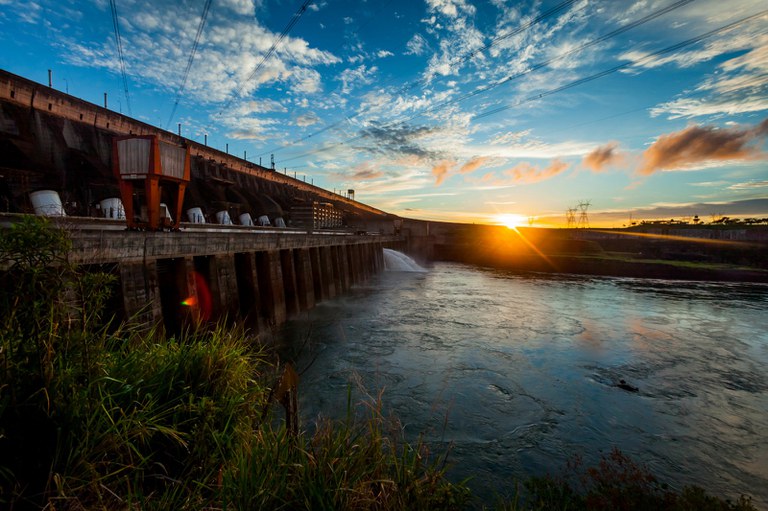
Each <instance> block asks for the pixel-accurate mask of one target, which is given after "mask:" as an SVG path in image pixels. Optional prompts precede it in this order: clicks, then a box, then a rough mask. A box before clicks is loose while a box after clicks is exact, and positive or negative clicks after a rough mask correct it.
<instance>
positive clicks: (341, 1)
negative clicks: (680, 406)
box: [0, 0, 768, 227]
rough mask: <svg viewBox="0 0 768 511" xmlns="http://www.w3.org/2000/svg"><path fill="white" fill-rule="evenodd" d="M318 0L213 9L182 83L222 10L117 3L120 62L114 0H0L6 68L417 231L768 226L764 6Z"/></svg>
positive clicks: (216, 4)
mask: <svg viewBox="0 0 768 511" xmlns="http://www.w3.org/2000/svg"><path fill="white" fill-rule="evenodd" d="M303 3H304V2H303V1H301V0H290V1H289V0H212V2H211V3H210V9H209V11H208V14H207V16H206V17H205V24H204V25H203V26H202V31H201V32H200V38H199V41H198V45H197V48H196V52H195V55H194V59H193V60H192V65H191V67H190V68H189V72H188V76H187V80H186V82H184V75H185V68H186V67H187V65H188V62H189V58H190V54H191V52H192V49H193V45H194V42H195V36H196V34H197V33H198V30H199V28H200V27H201V18H202V15H203V11H204V8H205V5H206V0H154V1H151V2H150V1H143V0H114V6H115V8H116V11H117V14H118V18H117V20H118V27H119V31H120V35H121V45H122V52H123V61H122V66H121V61H120V59H119V57H118V50H117V44H116V38H115V31H114V25H113V18H112V9H111V5H110V4H111V2H110V1H109V0H92V1H87V0H80V1H72V0H23V1H20V0H0V44H1V45H2V50H0V67H2V68H3V69H5V70H7V71H10V72H12V73H16V74H19V75H21V76H24V77H27V78H30V79H32V80H36V81H38V82H41V83H47V80H48V69H51V70H52V71H53V85H54V87H56V88H58V89H60V90H64V91H68V92H69V93H70V94H72V95H74V96H77V97H80V98H82V99H85V100H88V101H91V102H94V103H97V104H101V103H102V101H103V94H104V92H107V94H108V98H109V108H111V109H113V110H118V111H121V112H123V113H126V114H130V115H132V116H133V117H135V118H137V119H140V120H142V121H145V122H148V123H150V124H153V125H156V126H159V127H162V128H168V129H170V130H171V131H176V130H177V126H178V123H181V125H182V133H183V135H184V136H187V137H188V138H192V139H194V140H197V141H200V142H202V141H203V138H204V135H206V134H207V136H208V144H209V145H211V146H214V147H217V148H219V149H222V150H223V149H224V148H225V144H229V151H230V153H233V154H237V155H240V156H242V155H243V154H247V156H248V159H249V160H251V161H254V162H256V163H258V162H259V158H261V161H262V163H263V164H264V165H265V166H268V165H269V162H270V157H271V155H272V154H274V158H275V165H276V167H277V169H279V170H280V171H284V169H287V172H289V173H291V174H293V173H294V172H295V173H296V174H297V176H298V177H299V178H301V177H302V176H307V177H306V179H307V181H308V182H309V181H310V180H311V181H312V182H313V183H314V184H315V185H318V186H322V187H324V188H327V189H329V190H334V189H335V190H347V189H350V188H351V189H354V190H355V191H356V198H357V199H358V200H360V201H362V202H365V203H368V204H371V205H373V206H376V207H378V208H381V209H383V210H385V211H389V212H392V213H396V214H400V215H403V216H408V217H413V218H422V219H433V220H448V221H465V222H488V223H493V222H497V221H498V219H499V215H502V214H507V215H518V218H520V219H521V220H524V221H525V223H528V222H530V223H532V224H533V225H538V226H546V225H558V224H563V223H564V222H565V218H566V216H565V211H566V210H567V209H568V208H571V207H575V206H576V205H577V204H578V203H579V202H583V201H587V200H589V201H590V202H591V206H590V208H589V218H590V222H591V224H592V225H595V226H616V227H618V226H621V225H623V224H626V223H628V221H629V219H630V215H631V216H632V218H633V219H635V220H642V219H669V218H676V219H681V218H684V217H691V216H693V215H699V217H700V218H701V219H702V220H707V221H708V220H710V219H711V218H714V217H715V216H718V215H727V216H733V217H739V216H741V217H766V216H768V161H767V159H768V157H767V155H766V149H767V147H766V146H767V144H766V139H767V138H768V14H766V12H765V9H766V8H768V6H766V4H765V3H764V2H762V1H757V0H728V1H723V0H658V1H656V0H639V1H632V0H600V1H588V0H571V1H560V0H556V1H548V0H547V1H534V2H531V1H513V0H482V1H474V2H473V1H470V0H389V1H386V0H368V1H363V0H316V1H313V2H311V3H309V4H308V6H307V7H306V9H305V10H304V11H303V13H302V15H301V16H300V17H298V18H296V17H295V16H296V13H297V12H299V11H300V8H301V7H302V5H303ZM761 13H762V14H761ZM292 22H293V23H292ZM291 23H292V25H293V26H292V28H291V30H290V31H289V32H288V33H287V34H286V35H285V36H284V37H283V38H282V39H281V40H280V36H281V34H283V32H284V29H285V28H286V27H287V26H289V24H291ZM276 43H277V44H276ZM273 45H274V48H273ZM270 49H273V51H272V52H271V54H269V56H268V57H267V58H265V56H267V55H268V53H269V50H270ZM122 67H124V69H125V79H124V78H123V75H122V73H121V68H122ZM182 83H184V87H183V90H181V86H182ZM126 89H127V91H128V94H127V96H126V93H125V90H126ZM180 90H181V93H180ZM177 98H178V106H177V107H176V108H175V109H174V104H175V103H176V102H177ZM172 114H173V115H172Z"/></svg>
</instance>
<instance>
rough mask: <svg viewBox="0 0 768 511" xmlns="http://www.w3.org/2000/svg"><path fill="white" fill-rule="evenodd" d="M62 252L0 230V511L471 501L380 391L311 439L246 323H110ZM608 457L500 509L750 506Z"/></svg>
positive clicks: (41, 234)
mask: <svg viewBox="0 0 768 511" xmlns="http://www.w3.org/2000/svg"><path fill="white" fill-rule="evenodd" d="M69 248H70V244H69V239H68V237H67V235H66V233H65V232H63V231H60V230H56V229H52V228H50V226H48V225H47V224H46V223H45V222H44V221H42V220H40V219H36V218H27V219H25V220H23V221H22V222H20V223H19V224H17V225H15V226H14V227H13V228H11V229H6V230H3V231H2V232H0V265H2V267H4V268H5V269H6V270H7V271H4V272H2V274H1V275H0V279H2V281H1V282H0V284H1V286H0V312H1V313H2V315H1V316H0V318H1V320H0V508H8V509H41V508H46V509H60V510H70V509H71V510H79V509H109V510H113V509H117V510H121V509H124V510H129V509H130V510H153V509H157V510H184V509H189V510H200V509H211V510H213V509H231V510H251V509H334V510H337V509H338V510H343V509H382V510H386V509H441V510H442V509H463V508H466V507H468V506H470V505H473V504H477V503H473V502H472V501H471V496H470V494H469V491H468V490H467V488H466V486H465V485H464V484H461V483H459V484H456V483H451V482H449V481H448V480H447V479H446V477H445V466H444V458H443V457H442V456H434V455H432V454H431V453H430V452H429V450H428V448H427V446H426V445H424V444H423V443H421V442H415V443H407V442H405V441H404V439H403V438H402V428H400V427H399V425H398V424H397V421H396V420H394V419H392V418H389V417H385V416H384V415H383V414H382V412H381V410H382V406H381V401H380V399H379V398H371V399H370V400H369V401H367V402H366V403H365V406H364V408H363V409H364V410H365V413H362V414H355V413H353V410H357V409H358V407H356V406H353V404H352V403H351V401H350V403H349V407H348V409H349V413H348V415H347V417H346V418H344V419H342V420H338V421H326V422H320V423H319V424H318V425H317V427H316V428H314V432H313V433H312V434H309V433H306V432H302V431H301V430H299V431H294V430H293V428H291V427H288V428H286V427H285V425H284V424H285V423H284V422H283V421H281V420H280V419H279V416H281V414H282V411H281V409H280V406H279V405H274V403H273V402H274V401H275V399H274V397H275V396H274V394H275V389H279V388H281V387H282V386H281V385H280V384H279V381H280V379H279V374H280V373H281V372H282V368H281V367H279V364H278V363H277V362H276V361H275V360H274V359H273V357H272V356H271V355H270V354H269V353H268V352H267V351H266V350H265V348H263V347H262V346H260V345H259V343H258V342H257V340H256V339H252V338H250V337H249V336H248V335H247V333H246V332H245V331H243V330H242V329H238V328H224V327H208V328H198V329H195V330H191V331H189V332H187V333H185V334H184V335H182V336H179V337H178V338H171V339H166V338H164V337H163V336H162V335H161V334H160V333H159V332H156V331H147V330H146V329H144V328H140V327H141V326H140V325H139V326H136V325H133V326H132V325H130V324H122V325H115V324H114V323H113V322H112V321H110V318H108V317H106V316H105V304H106V303H107V300H108V299H109V294H110V289H111V287H112V286H113V285H114V284H115V282H114V278H113V277H112V276H110V275H108V274H102V273H89V274H84V273H79V272H78V270H77V269H76V268H73V267H71V266H70V265H68V264H67V261H66V255H67V252H68V250H69ZM283 402H289V401H287V400H284V401H283ZM289 423H290V422H289ZM613 456H614V457H613V458H607V459H606V460H605V465H604V466H603V465H601V467H597V468H593V469H585V470H584V471H582V472H581V474H582V476H583V477H582V479H579V477H580V476H579V477H575V478H574V477H569V478H562V479H555V478H542V479H531V480H530V481H529V482H528V483H527V484H526V485H525V489H524V490H523V491H521V492H520V496H524V498H525V500H522V497H520V498H514V499H513V500H511V501H506V502H501V503H499V504H498V505H497V507H498V508H499V509H681V510H682V509H712V510H720V509H723V510H725V509H738V510H749V509H753V508H752V506H751V505H750V504H749V502H748V501H747V500H745V499H744V500H740V501H738V502H736V503H728V502H725V501H722V500H720V499H716V498H713V497H709V496H706V495H705V494H704V493H703V492H702V491H701V490H695V489H686V490H685V491H683V492H682V493H680V494H678V493H674V492H671V491H669V490H668V489H666V488H665V487H662V486H660V485H658V484H657V483H656V482H655V480H654V479H653V478H652V476H650V474H648V473H647V471H644V469H642V468H641V467H637V466H635V465H634V464H632V463H631V461H629V460H627V459H625V458H624V457H623V456H622V455H621V454H620V453H618V452H616V453H615V454H614V455H613ZM573 473H574V474H576V473H578V471H574V472H573ZM572 475H573V474H572ZM579 481H580V482H579ZM590 481H591V482H590Z"/></svg>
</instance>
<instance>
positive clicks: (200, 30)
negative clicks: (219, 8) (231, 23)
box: [165, 0, 213, 130]
mask: <svg viewBox="0 0 768 511" xmlns="http://www.w3.org/2000/svg"><path fill="white" fill-rule="evenodd" d="M212 1H213V0H205V5H204V6H203V14H202V15H201V16H200V24H199V25H198V26H197V33H196V34H195V41H194V42H193V43H192V51H190V53H189V60H187V67H186V68H184V74H183V75H182V78H181V85H179V90H178V91H176V101H175V102H174V103H173V110H171V115H170V116H169V117H168V123H166V125H165V129H166V130H167V129H168V128H169V127H170V126H171V123H172V122H173V118H174V116H175V115H176V108H178V106H179V100H180V99H181V95H182V93H183V92H184V88H185V87H186V85H187V78H188V77H189V71H190V70H191V69H192V62H193V61H194V60H195V54H196V53H197V46H198V44H199V43H200V36H201V35H202V34H203V29H204V28H205V21H206V19H207V18H208V11H209V10H210V9H211V2H212Z"/></svg>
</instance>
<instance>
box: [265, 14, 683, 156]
mask: <svg viewBox="0 0 768 511" xmlns="http://www.w3.org/2000/svg"><path fill="white" fill-rule="evenodd" d="M576 1H578V0H565V1H563V2H560V3H559V4H557V5H556V6H554V7H553V8H551V9H549V10H548V11H546V12H543V13H541V14H540V15H538V16H536V17H535V18H533V19H532V20H530V21H528V22H527V23H523V24H522V25H520V26H519V27H517V28H515V29H514V30H511V31H509V32H506V33H504V34H502V35H500V36H498V37H496V38H494V39H492V40H491V42H490V43H488V44H486V45H484V46H482V47H481V48H478V49H474V50H469V51H468V52H465V53H462V54H459V55H457V56H455V57H453V58H452V59H451V60H450V61H449V63H448V65H449V66H451V67H452V66H454V65H456V64H460V63H462V62H466V61H467V60H469V59H471V58H472V57H474V56H475V55H477V54H478V53H480V52H483V51H486V50H489V49H490V48H492V47H493V46H495V45H496V44H498V43H500V42H501V41H504V40H506V39H509V38H510V37H513V36H515V35H518V34H520V33H522V32H524V31H526V30H528V29H530V28H531V27H533V26H534V25H537V24H538V23H541V22H542V21H544V20H545V19H547V18H549V17H550V16H552V15H554V14H557V13H558V12H560V11H562V10H563V9H565V8H566V7H569V6H570V5H572V4H574V3H575V2H576ZM687 1H693V0H687ZM428 82H429V79H428V78H425V77H422V78H419V79H418V80H413V81H412V82H407V83H405V84H403V85H402V86H401V87H400V88H399V89H398V90H396V91H395V92H394V94H396V95H399V94H404V93H406V92H408V91H410V90H412V89H414V88H416V87H418V86H424V85H426V84H427V83H428ZM366 113H367V111H365V110H361V111H359V112H356V113H354V114H352V115H348V116H345V117H344V118H343V119H339V120H338V121H336V122H334V123H333V124H329V125H328V126H325V127H323V128H321V129H319V130H317V131H314V132H312V133H310V134H309V135H305V136H303V137H301V138H299V139H297V140H294V141H293V142H289V143H287V144H284V145H282V146H280V147H277V148H274V149H271V150H269V151H264V152H263V153H260V154H258V155H257V156H263V155H265V154H269V153H275V152H277V151H280V150H282V149H286V148H288V147H291V146H294V145H296V144H299V143H301V142H304V141H306V140H308V139H310V138H312V137H314V136H316V135H319V134H321V133H324V132H326V131H328V130H330V129H333V128H335V127H337V126H339V125H340V124H343V123H344V122H347V121H350V120H352V119H355V118H357V117H360V116H361V115H364V114H366Z"/></svg>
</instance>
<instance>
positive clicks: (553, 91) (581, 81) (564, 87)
mask: <svg viewBox="0 0 768 511" xmlns="http://www.w3.org/2000/svg"><path fill="white" fill-rule="evenodd" d="M766 13H768V10H765V11H760V12H758V13H757V14H753V15H752V16H747V17H746V18H742V19H740V20H738V21H734V22H733V23H729V24H728V25H724V26H722V27H720V28H716V29H714V30H710V31H709V32H706V33H704V34H701V35H699V36H696V37H692V38H691V39H687V40H685V41H682V42H680V43H677V44H673V45H672V46H667V47H666V48H663V49H661V50H657V51H655V52H653V53H649V54H648V55H646V56H645V57H643V58H641V59H639V60H637V61H635V62H625V63H624V64H619V65H618V66H614V67H612V68H610V69H606V70H605V71H601V72H599V73H595V74H593V75H590V76H586V77H584V78H580V79H578V80H574V81H573V82H569V83H567V84H565V85H562V86H560V87H556V88H554V89H550V90H548V91H544V92H542V93H539V94H536V95H534V96H531V97H529V98H526V99H522V100H520V101H517V102H515V103H512V104H507V105H503V106H500V107H498V108H494V109H492V110H487V111H485V112H483V113H481V114H478V115H476V116H474V117H472V120H473V121H474V120H477V119H482V118H484V117H488V116H490V115H494V114H497V113H499V112H503V111H504V110H509V109H511V108H515V107H516V106H520V105H522V104H524V103H528V102H531V101H535V100H538V99H542V98H545V97H547V96H551V95H552V94H556V93H558V92H562V91H564V90H567V89H570V88H573V87H576V86H578V85H583V84H585V83H588V82H591V81H594V80H597V79H598V78H602V77H604V76H607V75H609V74H613V73H615V72H617V71H621V70H622V69H626V68H628V67H630V66H633V65H635V64H638V63H640V62H643V61H647V60H651V59H653V58H656V57H660V56H662V55H666V54H667V53H672V52H674V51H677V50H680V49H682V48H685V47H686V46H690V45H692V44H695V43H698V42H700V41H703V40H704V39H707V38H709V37H712V36H713V35H716V34H719V33H720V32H725V31H728V30H730V29H732V28H735V27H737V26H739V25H743V24H744V23H747V22H748V21H752V20H754V19H756V18H759V17H761V16H764V15H765V14H766Z"/></svg>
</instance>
